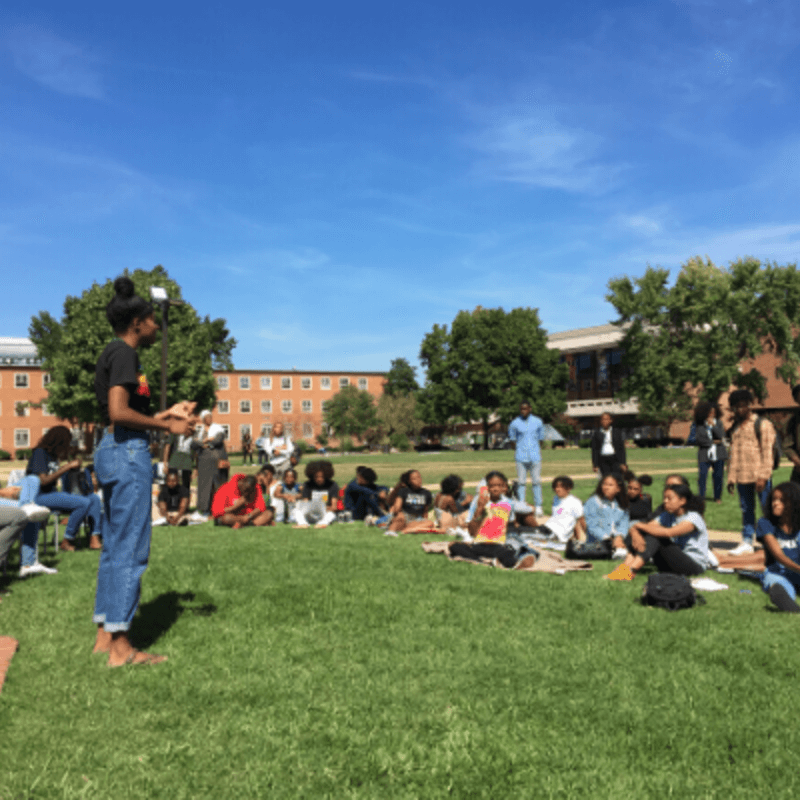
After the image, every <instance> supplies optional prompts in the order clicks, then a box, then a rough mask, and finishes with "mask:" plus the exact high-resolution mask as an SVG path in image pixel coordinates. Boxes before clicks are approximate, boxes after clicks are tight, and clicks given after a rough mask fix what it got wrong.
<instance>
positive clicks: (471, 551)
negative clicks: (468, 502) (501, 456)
mask: <svg viewBox="0 0 800 800" xmlns="http://www.w3.org/2000/svg"><path fill="white" fill-rule="evenodd" d="M484 481H485V482H486V483H485V485H486V491H484V492H480V493H479V495H478V497H477V498H476V502H475V505H474V508H471V509H470V512H469V516H470V520H469V523H468V529H469V533H470V536H471V537H472V542H470V543H467V542H458V541H456V542H451V543H450V555H451V556H459V557H460V558H466V559H469V560H471V561H478V560H480V559H481V558H492V559H496V561H497V563H499V564H500V565H502V566H503V567H506V568H507V569H511V568H513V567H519V568H525V567H530V566H532V565H533V563H534V562H535V560H536V557H535V555H534V554H533V552H531V551H530V550H528V548H527V547H525V546H524V545H520V546H514V545H513V544H511V542H510V541H508V523H509V520H510V519H511V517H512V515H513V513H514V510H513V506H512V503H511V499H510V498H509V496H508V480H507V479H506V476H505V475H503V473H502V472H496V471H492V472H490V473H489V474H488V475H487V476H486V477H485V478H484Z"/></svg>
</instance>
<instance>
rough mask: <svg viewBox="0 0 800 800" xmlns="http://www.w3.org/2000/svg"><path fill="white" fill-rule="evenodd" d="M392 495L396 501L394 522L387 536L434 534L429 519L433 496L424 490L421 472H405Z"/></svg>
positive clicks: (392, 512)
mask: <svg viewBox="0 0 800 800" xmlns="http://www.w3.org/2000/svg"><path fill="white" fill-rule="evenodd" d="M392 493H393V494H394V497H395V500H394V503H393V504H392V506H391V514H392V521H391V522H390V523H389V527H388V528H387V529H386V535H387V536H397V534H398V533H432V532H433V530H434V528H433V526H432V524H431V522H430V520H429V519H428V511H430V508H431V505H432V504H433V495H432V494H431V493H430V492H429V491H428V490H427V489H425V488H423V486H422V475H420V473H419V470H416V469H412V470H409V471H408V472H404V473H403V474H402V475H401V476H400V481H399V483H398V485H397V486H396V487H395V488H394V489H393V490H392Z"/></svg>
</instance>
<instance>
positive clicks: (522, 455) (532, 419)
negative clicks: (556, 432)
mask: <svg viewBox="0 0 800 800" xmlns="http://www.w3.org/2000/svg"><path fill="white" fill-rule="evenodd" d="M508 438H509V439H511V441H512V442H514V448H515V456H514V459H515V461H516V462H517V481H518V482H519V486H518V487H517V497H518V499H519V500H520V501H522V502H525V484H526V481H527V479H528V473H529V472H530V474H531V487H532V488H533V499H534V503H535V504H536V511H535V513H536V516H537V517H540V516H542V515H543V514H544V510H543V509H542V452H541V448H540V447H539V442H540V441H541V440H542V439H543V438H544V423H543V422H542V421H541V419H539V417H537V416H534V415H533V414H531V405H530V403H524V402H523V403H520V406H519V416H518V417H517V418H516V419H515V420H513V421H512V422H511V425H509V426H508Z"/></svg>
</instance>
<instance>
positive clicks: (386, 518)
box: [375, 514, 392, 528]
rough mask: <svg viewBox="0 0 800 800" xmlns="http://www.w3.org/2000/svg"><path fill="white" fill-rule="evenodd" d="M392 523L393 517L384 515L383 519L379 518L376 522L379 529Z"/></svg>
mask: <svg viewBox="0 0 800 800" xmlns="http://www.w3.org/2000/svg"><path fill="white" fill-rule="evenodd" d="M391 521H392V515H391V514H384V515H383V516H382V517H378V519H376V520H375V524H376V525H377V526H378V527H379V528H382V527H383V526H384V525H388V524H389V523H390V522H391Z"/></svg>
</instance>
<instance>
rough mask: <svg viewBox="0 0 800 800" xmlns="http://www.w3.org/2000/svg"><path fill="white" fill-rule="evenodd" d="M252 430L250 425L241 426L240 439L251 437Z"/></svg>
mask: <svg viewBox="0 0 800 800" xmlns="http://www.w3.org/2000/svg"><path fill="white" fill-rule="evenodd" d="M251 435H252V433H251V430H250V426H249V425H240V426H239V438H240V439H244V437H245V436H251Z"/></svg>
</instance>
